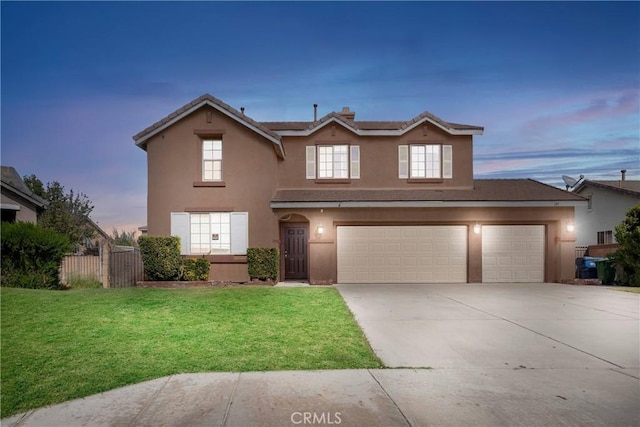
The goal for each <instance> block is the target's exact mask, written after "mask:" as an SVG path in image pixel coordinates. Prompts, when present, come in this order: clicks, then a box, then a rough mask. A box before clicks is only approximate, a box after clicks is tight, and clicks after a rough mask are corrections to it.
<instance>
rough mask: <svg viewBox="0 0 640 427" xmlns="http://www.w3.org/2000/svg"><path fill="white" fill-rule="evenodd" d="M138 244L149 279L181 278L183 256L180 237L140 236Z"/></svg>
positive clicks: (145, 272) (145, 273)
mask: <svg viewBox="0 0 640 427" xmlns="http://www.w3.org/2000/svg"><path fill="white" fill-rule="evenodd" d="M138 245H139V246H140V255H141V256H142V265H143V268H144V275H145V276H146V278H147V280H159V281H164V280H180V278H181V276H182V258H181V257H180V238H179V237H175V236H140V238H139V239H138Z"/></svg>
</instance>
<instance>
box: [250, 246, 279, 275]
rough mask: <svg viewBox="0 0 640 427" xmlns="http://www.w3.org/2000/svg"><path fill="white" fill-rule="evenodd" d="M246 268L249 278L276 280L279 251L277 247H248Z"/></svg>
mask: <svg viewBox="0 0 640 427" xmlns="http://www.w3.org/2000/svg"><path fill="white" fill-rule="evenodd" d="M247 268H248V270H249V277H250V278H251V279H259V280H268V279H271V280H277V279H278V272H279V270H280V251H279V250H278V248H248V249H247Z"/></svg>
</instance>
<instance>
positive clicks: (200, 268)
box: [182, 258, 209, 280]
mask: <svg viewBox="0 0 640 427" xmlns="http://www.w3.org/2000/svg"><path fill="white" fill-rule="evenodd" d="M182 263H183V273H182V280H209V261H207V260H206V259H204V258H184V259H183V260H182Z"/></svg>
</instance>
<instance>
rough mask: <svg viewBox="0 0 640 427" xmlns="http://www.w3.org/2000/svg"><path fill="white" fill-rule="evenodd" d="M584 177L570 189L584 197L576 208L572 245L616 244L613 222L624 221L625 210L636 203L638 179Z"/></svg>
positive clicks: (639, 195)
mask: <svg viewBox="0 0 640 427" xmlns="http://www.w3.org/2000/svg"><path fill="white" fill-rule="evenodd" d="M625 175H626V171H625V170H622V171H621V177H620V180H605V181H602V180H589V179H587V180H584V181H582V182H580V184H578V185H577V186H576V188H575V189H574V190H573V192H574V193H575V194H579V195H581V196H583V197H585V198H587V200H588V204H587V206H581V207H579V208H576V227H577V228H576V231H577V236H576V245H578V246H589V245H608V244H612V243H616V239H615V228H616V225H618V224H620V223H621V222H622V221H624V219H625V217H626V213H627V211H628V210H629V209H631V208H632V207H634V206H636V205H638V204H640V181H637V180H628V179H626V176H625Z"/></svg>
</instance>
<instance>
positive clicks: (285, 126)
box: [133, 93, 484, 157]
mask: <svg viewBox="0 0 640 427" xmlns="http://www.w3.org/2000/svg"><path fill="white" fill-rule="evenodd" d="M205 104H209V105H211V106H213V107H214V108H217V109H218V110H219V111H222V112H223V113H225V114H227V115H228V116H230V117H232V118H234V119H235V120H237V121H239V122H241V123H243V124H245V125H246V126H248V127H250V128H253V129H254V130H255V131H257V132H258V133H261V134H263V136H265V137H266V138H267V139H270V140H271V141H272V142H273V143H274V144H275V145H276V146H277V150H276V151H277V152H278V154H279V155H280V156H281V157H284V149H283V147H282V139H281V135H280V134H279V132H287V131H288V132H302V133H304V132H307V133H310V132H313V131H315V130H316V129H318V128H320V127H322V126H323V125H325V124H327V123H329V122H331V121H334V122H338V123H340V124H342V125H343V126H345V127H347V128H350V129H352V130H354V131H355V132H361V131H363V132H371V131H377V132H384V131H389V132H395V133H396V134H397V133H400V134H401V133H404V132H405V131H408V130H410V129H412V128H413V127H414V126H417V125H419V124H420V123H423V122H425V121H429V122H431V123H434V124H436V125H437V126H439V127H441V128H443V129H444V130H446V131H448V132H450V133H462V134H474V133H482V132H483V131H484V128H483V127H481V126H473V125H464V124H459V123H451V122H447V121H445V120H442V119H441V118H439V117H437V116H435V115H434V114H431V113H429V112H428V111H425V112H423V113H422V114H419V115H417V116H416V117H414V118H412V119H411V120H407V121H354V120H350V119H348V118H346V117H345V116H344V115H343V114H341V113H337V112H335V111H334V112H331V113H329V114H327V115H325V116H323V117H321V118H320V119H318V120H316V121H313V122H305V121H302V122H301V121H295V122H258V121H255V120H253V119H252V118H251V117H249V116H247V115H245V114H244V112H240V111H238V110H236V109H235V108H233V107H231V106H230V105H228V104H225V103H224V102H222V101H220V100H219V99H217V98H216V97H214V96H212V95H210V94H208V93H207V94H204V95H202V96H200V97H198V98H196V99H194V100H193V101H191V102H189V103H187V104H185V105H183V106H182V107H180V108H178V109H177V110H175V111H174V112H172V113H170V114H169V115H167V116H166V117H164V118H162V119H161V120H159V121H157V122H155V123H154V124H152V125H151V126H149V127H147V128H146V129H144V130H142V131H140V132H138V133H137V134H135V135H134V136H133V140H134V141H135V142H136V145H138V146H139V147H141V148H142V149H145V147H146V141H147V139H149V138H151V137H152V136H153V135H155V134H156V133H158V132H160V131H162V129H164V128H166V127H168V126H171V125H172V124H173V123H175V122H177V121H179V120H180V119H181V118H182V117H184V116H186V115H188V114H190V113H191V112H193V111H195V110H197V109H198V108H200V107H201V106H203V105H205Z"/></svg>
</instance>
